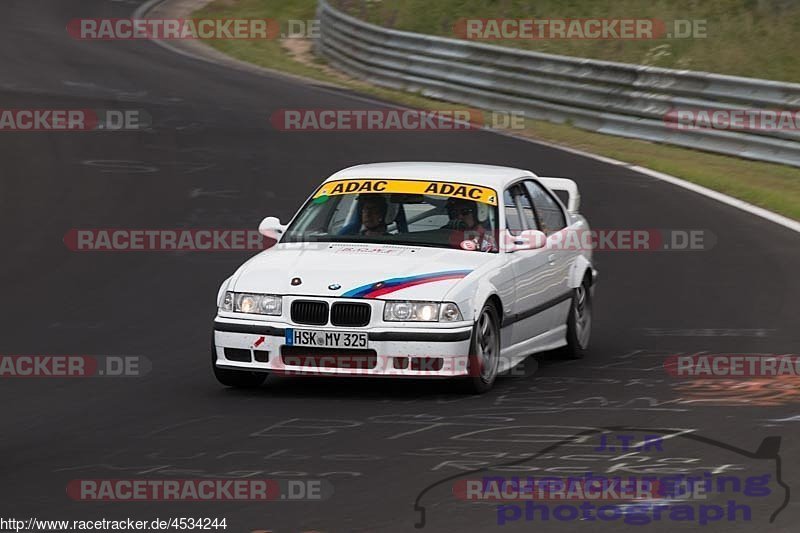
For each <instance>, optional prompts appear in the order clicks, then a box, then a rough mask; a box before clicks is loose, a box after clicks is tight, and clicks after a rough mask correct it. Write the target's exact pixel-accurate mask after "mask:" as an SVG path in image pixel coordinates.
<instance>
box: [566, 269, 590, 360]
mask: <svg viewBox="0 0 800 533" xmlns="http://www.w3.org/2000/svg"><path fill="white" fill-rule="evenodd" d="M591 333H592V290H591V287H590V285H589V280H588V279H584V280H583V283H581V285H580V287H577V288H576V289H575V290H574V291H573V294H572V305H570V308H569V315H568V316H567V345H566V346H565V347H564V348H563V349H562V352H561V353H562V355H563V356H564V357H565V358H566V359H582V358H583V357H584V356H585V355H586V353H587V350H588V348H589V338H590V337H591Z"/></svg>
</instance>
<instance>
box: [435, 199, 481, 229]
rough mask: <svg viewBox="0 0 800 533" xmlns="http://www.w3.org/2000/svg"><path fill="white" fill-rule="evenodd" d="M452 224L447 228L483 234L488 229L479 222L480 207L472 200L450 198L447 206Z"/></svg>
mask: <svg viewBox="0 0 800 533" xmlns="http://www.w3.org/2000/svg"><path fill="white" fill-rule="evenodd" d="M445 209H446V210H447V216H448V217H450V222H448V223H447V226H445V228H447V229H456V230H464V231H477V232H479V233H481V234H482V233H483V232H485V231H486V229H485V228H484V227H483V226H482V225H481V223H480V221H479V220H478V205H477V204H476V203H475V202H474V201H472V200H465V199H463V198H448V200H447V203H446V204H445Z"/></svg>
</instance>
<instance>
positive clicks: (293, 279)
mask: <svg viewBox="0 0 800 533" xmlns="http://www.w3.org/2000/svg"><path fill="white" fill-rule="evenodd" d="M301 283H303V280H301V279H300V278H292V285H295V286H296V285H300V284H301Z"/></svg>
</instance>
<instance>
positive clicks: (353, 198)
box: [281, 180, 498, 253]
mask: <svg viewBox="0 0 800 533" xmlns="http://www.w3.org/2000/svg"><path fill="white" fill-rule="evenodd" d="M433 193H436V194H433ZM497 227H498V218H497V195H496V193H495V191H494V189H489V188H487V187H481V186H476V185H467V184H460V183H452V182H436V181H419V180H342V181H334V182H327V183H325V184H323V185H322V187H320V188H319V189H318V190H317V192H316V193H314V195H313V196H312V198H311V199H310V200H309V201H308V202H307V203H306V205H305V206H304V207H303V209H302V210H301V211H300V213H298V215H297V217H295V219H294V221H293V222H292V224H291V225H290V226H289V228H288V229H287V231H286V233H285V235H284V236H283V238H282V239H281V242H365V243H375V244H394V245H410V246H429V247H436V248H454V249H460V250H469V251H478V252H491V253H496V252H497V246H496V245H495V243H496V242H497V239H496V238H495V237H494V234H495V232H496V231H497Z"/></svg>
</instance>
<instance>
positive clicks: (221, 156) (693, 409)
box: [0, 0, 800, 532]
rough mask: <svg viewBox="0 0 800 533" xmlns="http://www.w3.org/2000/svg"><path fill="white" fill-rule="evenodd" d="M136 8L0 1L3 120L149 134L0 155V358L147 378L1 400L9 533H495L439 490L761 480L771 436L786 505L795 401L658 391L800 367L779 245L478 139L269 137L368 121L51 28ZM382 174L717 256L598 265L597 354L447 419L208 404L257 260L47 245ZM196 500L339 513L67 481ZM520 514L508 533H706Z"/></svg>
mask: <svg viewBox="0 0 800 533" xmlns="http://www.w3.org/2000/svg"><path fill="white" fill-rule="evenodd" d="M135 7H136V3H135V2H124V1H98V0H83V1H77V0H53V1H43V0H7V1H6V2H4V3H3V5H2V7H1V8H0V10H2V16H0V39H2V44H1V45H0V55H1V56H2V61H1V64H2V69H1V71H0V99H1V100H0V101H1V103H2V107H3V108H28V107H33V108H75V107H77V108H91V109H97V108H135V109H145V110H147V111H148V112H149V113H150V114H151V115H152V117H153V119H154V125H153V128H152V129H150V130H147V131H138V132H82V133H69V132H62V133H48V132H43V133H31V132H28V133H9V132H4V133H2V137H0V160H1V161H2V163H3V171H2V179H0V217H2V219H1V220H2V227H3V231H2V232H1V233H0V239H1V240H2V247H1V248H0V249H2V261H0V283H1V284H0V287H2V292H3V305H2V308H1V310H0V316H1V317H2V318H1V319H0V323H1V324H2V335H1V336H0V354H90V355H139V356H144V357H146V358H147V359H149V360H150V361H151V362H152V371H151V372H150V373H149V374H147V375H146V376H144V377H141V378H129V379H101V378H96V379H58V380H48V379H5V380H2V382H0V398H1V399H2V400H1V401H2V406H3V415H2V419H0V420H1V421H2V423H1V424H0V427H2V430H1V431H0V456H2V460H0V480H2V481H1V482H0V517H16V518H28V517H38V518H42V519H76V520H78V519H100V518H107V519H119V518H127V517H132V518H138V519H146V520H152V519H154V518H157V517H158V518H168V517H180V516H186V517H218V518H222V517H225V518H226V519H227V524H228V531H252V530H269V531H279V532H295V531H310V530H319V531H408V530H412V529H413V528H414V525H415V524H417V523H419V522H420V518H421V513H420V512H419V508H422V507H424V508H425V523H424V527H425V529H426V530H428V531H491V530H495V529H496V528H499V526H498V524H497V523H498V518H497V508H496V504H492V503H489V504H486V503H484V504H468V503H465V502H461V501H458V500H456V499H454V497H453V495H452V491H451V488H452V486H453V483H454V481H455V480H454V479H452V477H453V476H456V477H458V476H461V478H460V479H466V478H470V477H471V478H475V477H476V476H477V477H480V476H483V475H489V474H491V475H512V474H513V475H541V474H542V473H543V472H548V473H550V475H561V476H562V477H563V476H564V475H566V472H579V471H591V472H593V473H596V474H598V475H602V474H603V473H604V472H608V475H611V473H616V474H620V473H623V472H625V473H627V474H628V475H631V472H633V471H634V470H635V469H636V468H639V469H642V468H644V467H647V468H650V470H647V468H644V470H640V471H639V472H638V473H642V472H664V470H659V469H663V468H665V465H666V464H672V465H673V466H674V465H675V464H678V465H682V466H683V467H687V468H688V469H689V470H691V471H693V472H703V471H711V470H713V469H715V468H716V469H718V468H720V465H729V466H727V467H722V470H724V471H727V472H728V473H731V472H733V473H734V474H737V473H738V474H737V475H744V474H743V473H744V472H756V473H758V472H760V473H762V474H763V473H772V474H773V475H774V473H775V470H776V461H775V460H774V459H770V458H763V457H762V458H757V457H754V455H753V454H752V453H751V454H750V455H747V453H745V451H749V452H754V451H755V450H756V449H757V448H758V447H759V444H760V443H761V441H762V439H764V438H765V437H769V436H780V437H781V442H780V457H781V458H782V459H783V461H782V463H781V465H780V469H781V473H782V477H783V480H784V481H785V483H786V485H788V486H789V487H792V494H796V493H797V490H800V489H799V488H800V467H798V465H797V461H796V458H797V457H798V453H800V447H799V446H798V441H799V440H800V433H799V432H798V424H799V423H800V417H799V416H798V415H799V414H800V413H798V412H797V405H798V403H800V392H798V387H797V384H796V381H792V380H789V381H787V380H778V379H775V378H772V379H770V378H765V379H762V380H751V381H749V382H743V383H738V384H736V383H724V382H720V381H719V380H717V381H691V380H689V381H687V380H677V379H675V378H672V377H670V376H669V375H667V374H666V373H665V372H664V370H663V367H662V363H663V359H664V357H665V356H666V355H668V354H673V353H696V352H701V351H708V352H712V353H730V352H735V353H773V354H782V353H797V351H798V346H799V345H800V342H798V341H799V340H800V328H798V318H797V317H798V303H797V302H798V299H799V298H800V290H799V289H798V272H800V253H799V252H798V246H799V245H800V238H798V235H797V234H796V233H793V232H791V231H789V230H787V229H785V228H783V227H781V226H778V225H776V224H773V223H771V222H767V221H764V220H762V219H759V218H756V217H754V216H751V215H749V214H746V213H743V212H741V211H738V210H736V209H734V208H731V207H728V206H725V205H722V204H719V203H717V202H715V201H712V200H709V199H707V198H704V197H702V196H699V195H697V194H695V193H692V192H688V191H684V190H682V189H680V188H677V187H675V186H672V185H669V184H666V183H663V182H659V181H657V180H655V179H652V178H649V177H645V176H642V175H639V174H636V173H634V172H632V171H628V170H627V169H625V168H621V167H617V166H612V165H609V164H605V163H601V162H598V161H595V160H592V159H589V158H584V157H580V156H576V155H573V154H569V153H566V152H563V151H559V150H556V149H553V148H549V147H544V146H539V145H536V144H532V143H529V142H524V141H521V140H516V139H512V138H509V137H505V136H500V135H496V134H492V133H490V132H458V133H446V132H428V133H419V132H417V133H413V132H382V133H348V132H338V133H313V132H312V133H297V132H294V133H284V132H280V131H276V130H274V129H273V128H271V126H270V125H269V121H268V118H269V116H270V114H271V113H272V112H273V111H274V110H276V109H279V108H311V107H313V108H364V107H365V106H367V105H369V104H365V102H364V101H363V100H360V99H354V97H353V96H352V95H349V94H347V93H345V92H341V93H338V92H335V91H331V90H327V89H322V88H319V87H314V86H312V85H304V84H302V83H299V82H296V81H287V80H286V79H283V78H281V77H277V76H275V77H271V76H257V75H254V74H250V73H243V72H239V71H236V70H231V69H228V68H226V67H222V66H215V65H212V64H208V63H203V62H200V61H196V60H193V59H191V58H187V57H183V56H180V55H176V54H173V53H171V52H169V51H167V50H164V49H162V48H160V47H158V46H155V45H154V44H152V43H149V42H141V41H129V42H78V41H75V40H72V39H71V38H70V37H69V36H68V35H67V34H66V32H65V31H64V27H65V25H66V22H67V21H68V20H69V19H71V18H74V17H81V16H84V17H126V16H130V13H131V12H132V11H133V9H134V8H135ZM372 105H377V104H372ZM388 160H445V161H447V160H450V161H464V162H479V163H491V164H503V165H510V166H517V167H522V168H529V169H531V170H533V171H535V172H537V173H540V174H543V175H559V176H569V177H572V178H574V179H575V180H576V181H577V182H578V183H579V185H580V187H581V193H582V196H583V211H584V213H585V215H586V216H587V217H588V219H589V220H590V221H591V223H592V225H593V227H595V228H606V229H607V228H664V229H666V228H670V229H703V230H706V231H708V232H711V234H713V235H714V236H715V239H716V244H715V246H714V247H713V248H712V249H710V250H705V251H694V252H658V253H656V252H651V253H633V252H603V253H598V254H597V256H596V262H597V267H598V268H599V270H600V281H599V286H598V289H597V293H596V300H595V309H594V311H595V322H594V330H593V340H592V346H591V353H590V355H589V356H588V357H587V358H586V359H584V360H582V361H575V362H562V361H558V360H556V359H554V358H552V357H550V356H549V355H547V354H545V355H544V356H543V357H541V366H540V368H539V369H538V371H537V372H536V373H535V374H533V375H528V376H527V377H524V376H523V377H508V378H504V379H501V380H499V381H498V382H497V384H496V386H495V389H494V390H493V391H492V392H490V393H489V394H486V395H483V396H463V395H461V394H459V393H458V391H457V390H456V389H455V388H454V387H453V386H452V384H450V383H448V382H443V381H409V380H395V381H386V380H372V379H358V378H354V379H347V380H340V379H329V378H305V379H303V378H275V377H271V378H270V379H269V380H268V381H267V383H266V384H265V386H264V387H262V388H260V389H258V390H255V391H238V390H231V389H226V388H224V387H221V386H220V385H218V384H217V383H216V381H215V380H214V378H213V376H212V374H211V372H210V368H209V353H208V339H209V331H210V329H211V320H212V318H213V315H214V312H215V308H214V298H215V295H216V291H217V288H218V286H219V283H220V282H221V281H222V280H223V279H224V278H225V277H227V276H228V275H229V273H230V272H232V271H233V270H234V269H235V268H236V267H237V265H239V264H240V263H241V262H242V261H243V260H244V259H246V258H247V257H248V256H250V255H251V254H250V253H239V252H220V253H197V252H196V253H174V252H173V253H158V252H152V253H75V252H71V251H70V250H68V249H67V247H66V246H65V245H64V243H63V242H62V239H63V237H64V235H65V233H66V232H67V231H69V230H70V229H71V228H103V227H119V228H175V227H202V228H209V227H219V228H254V227H256V226H257V225H258V223H259V221H260V220H261V218H262V217H263V216H266V215H270V214H271V215H275V216H279V217H281V218H282V219H284V220H285V219H287V218H288V217H289V216H290V215H291V214H292V213H293V211H294V210H295V209H296V208H297V206H299V205H300V203H301V202H302V201H303V200H304V199H305V198H306V196H307V195H308V194H309V192H310V191H311V190H312V188H313V187H314V186H315V185H316V184H317V183H318V182H319V181H320V180H321V179H323V178H324V177H326V176H327V175H329V174H330V173H332V172H333V171H335V170H337V169H340V168H343V167H346V166H348V165H352V164H357V163H362V162H374V161H388ZM98 161H101V162H99V163H98ZM121 161H122V162H121ZM123 162H124V163H123ZM221 191H226V192H225V193H223V192H221ZM792 417H796V418H794V419H792ZM602 427H621V428H625V427H638V428H649V429H650V432H651V433H652V432H653V431H654V430H656V429H657V428H685V429H693V430H694V431H693V432H692V433H691V434H692V435H696V436H702V437H704V438H705V439H708V440H697V439H694V440H693V439H689V438H674V439H668V440H665V441H664V451H663V452H658V453H655V452H653V453H650V452H648V453H647V454H645V453H640V454H633V455H629V456H626V457H622V458H621V457H619V456H620V455H622V454H620V453H616V454H614V453H608V452H602V451H598V452H594V451H589V448H593V447H595V446H597V445H598V442H599V440H598V438H599V437H598V436H597V434H593V433H586V435H590V436H591V438H586V439H583V440H581V439H578V441H575V440H572V441H568V442H566V443H565V442H562V439H563V438H565V437H566V436H569V435H573V434H576V433H580V432H582V431H584V432H585V431H589V432H591V430H592V428H602ZM613 431H616V432H618V433H623V434H627V433H633V430H626V429H617V430H613ZM576 442H582V443H583V444H575V443H576ZM587 446H588V447H589V448H587ZM548 447H549V448H548ZM545 449H547V452H546V453H544V454H539V455H538V456H537V455H536V454H537V453H539V452H541V451H542V450H545ZM651 452H652V450H651ZM525 454H527V455H525ZM604 454H605V455H604ZM762 455H763V454H762ZM767 455H769V454H767ZM765 457H766V456H765ZM669 458H672V460H673V462H672V463H670V461H669ZM680 458H682V459H680ZM508 463H515V465H512V466H509V465H508ZM503 465H505V466H503ZM587 465H588V466H587ZM620 465H622V466H620ZM730 465H734V466H730ZM484 467H485V468H486V470H483V471H480V472H477V473H475V472H472V470H475V469H478V468H484ZM565 468H568V469H565ZM548 469H551V470H548ZM559 469H561V470H559ZM576 469H577V470H576ZM737 469H739V470H737ZM555 472H560V474H553V473H555ZM195 477H213V478H231V477H258V478H281V479H286V478H292V479H323V480H327V481H328V482H330V484H331V485H332V486H333V488H334V494H333V496H332V497H330V498H329V499H327V500H325V501H297V502H290V501H277V502H270V503H263V502H241V501H239V502H217V503H193V502H179V503H176V502H80V501H73V500H71V499H70V498H68V497H67V495H66V493H65V487H66V485H67V483H68V481H69V480H71V479H85V478H138V479H177V478H195ZM770 486H771V487H772V489H773V490H772V492H771V494H770V495H769V496H765V497H758V498H753V497H745V496H742V495H741V494H740V495H738V503H749V504H752V506H753V511H752V520H751V521H742V520H741V519H737V520H736V521H732V522H731V521H727V520H722V521H719V522H717V523H712V524H710V525H708V526H707V527H709V528H713V529H725V530H729V531H750V530H754V529H756V528H758V529H764V530H774V531H796V528H797V526H796V523H797V521H798V519H800V509H798V505H797V503H795V502H796V500H795V499H794V498H789V501H788V505H786V506H785V507H783V505H784V503H785V502H784V500H785V497H786V493H785V491H783V489H782V488H781V487H780V486H779V485H778V484H777V483H776V482H775V480H774V476H773V478H772V480H771V485H770ZM426 489H428V490H426ZM415 502H417V504H418V508H415ZM781 507H783V508H782V509H781V511H780V513H779V514H778V515H777V517H776V518H775V520H774V522H772V523H770V522H769V518H770V516H771V515H772V514H773V513H774V512H775V510H776V509H779V508H781ZM508 512H512V511H508ZM525 518H526V517H525V514H524V512H523V513H522V515H521V517H520V519H519V520H517V521H516V522H509V523H507V524H506V525H504V526H502V528H499V530H500V531H503V530H522V529H526V530H529V529H532V528H540V529H542V530H549V531H578V530H584V531H611V530H612V529H613V530H615V531H616V530H618V529H619V528H629V527H631V528H633V527H638V529H642V530H652V531H666V530H675V529H688V528H694V527H697V526H696V522H692V521H687V522H675V521H670V520H661V521H658V522H653V523H651V524H650V525H646V526H629V525H624V524H623V523H621V522H620V521H619V520H618V521H598V520H594V521H586V520H571V521H569V520H566V521H556V520H550V521H548V522H542V521H541V520H538V519H537V520H535V521H527V520H526V519H525ZM740 518H741V515H740Z"/></svg>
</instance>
